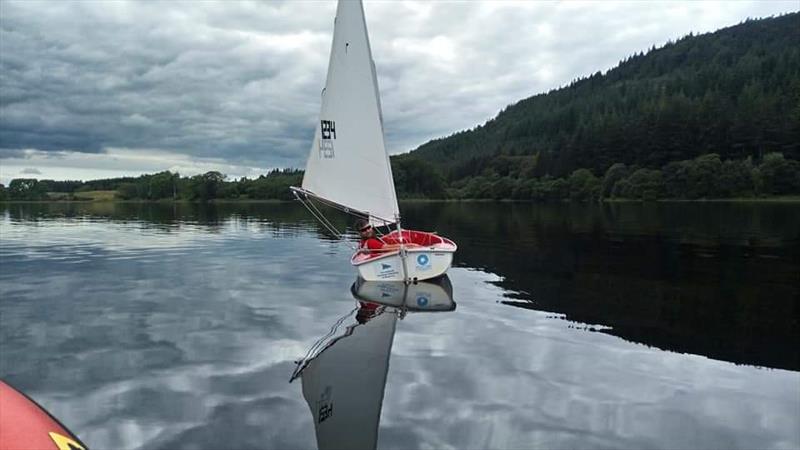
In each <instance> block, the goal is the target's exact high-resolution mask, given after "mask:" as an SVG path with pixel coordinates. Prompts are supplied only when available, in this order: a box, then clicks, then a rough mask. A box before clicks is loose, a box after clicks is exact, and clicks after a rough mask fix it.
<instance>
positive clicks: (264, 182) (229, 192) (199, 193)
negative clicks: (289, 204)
mask: <svg viewBox="0 0 800 450" xmlns="http://www.w3.org/2000/svg"><path fill="white" fill-rule="evenodd" d="M302 178H303V172H302V171H300V170H295V169H276V170H273V171H271V172H269V173H267V174H266V175H261V176H259V177H258V178H245V177H243V178H240V179H238V180H229V179H228V177H227V176H226V175H225V174H222V173H220V172H217V171H210V172H206V173H204V174H199V175H194V176H181V175H180V174H178V173H174V172H170V171H164V172H159V173H155V174H147V175H141V176H138V177H121V178H107V179H102V180H89V181H54V180H37V179H34V178H17V179H14V180H12V181H11V183H9V185H8V187H7V188H6V187H4V186H3V185H2V184H0V200H23V201H30V200H49V199H54V198H55V199H64V200H73V199H80V198H81V194H82V193H88V192H94V191H114V198H115V199H117V200H187V201H208V200H215V199H238V200H248V199H249V200H290V199H292V198H293V197H292V194H291V192H289V186H292V185H295V186H297V185H299V184H300V182H301V181H302Z"/></svg>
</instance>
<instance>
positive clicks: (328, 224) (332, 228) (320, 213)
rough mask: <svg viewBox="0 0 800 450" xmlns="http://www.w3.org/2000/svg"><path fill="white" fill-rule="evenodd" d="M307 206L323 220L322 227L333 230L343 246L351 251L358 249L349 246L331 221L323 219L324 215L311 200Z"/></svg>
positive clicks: (351, 245)
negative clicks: (345, 245) (342, 242)
mask: <svg viewBox="0 0 800 450" xmlns="http://www.w3.org/2000/svg"><path fill="white" fill-rule="evenodd" d="M308 204H309V205H311V207H312V208H314V211H316V212H317V214H319V216H320V217H321V218H322V219H323V220H325V223H324V224H323V225H325V226H326V227H328V229H329V230H333V232H335V233H336V235H338V237H339V239H341V240H342V241H344V242H345V244H347V246H348V247H350V248H351V249H353V250H356V249H357V248H358V247H356V246H355V245H353V244H351V243H350V242H349V241H348V240H346V239H345V235H344V234H343V233H340V232H339V230H338V229H337V228H336V227H335V226H334V225H333V223H332V222H331V221H330V220H329V219H328V218H327V217H325V215H324V214H322V211H320V210H319V209H318V208H317V206H316V205H314V202H312V201H311V200H309V201H308Z"/></svg>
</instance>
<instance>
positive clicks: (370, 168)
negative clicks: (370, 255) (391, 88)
mask: <svg viewBox="0 0 800 450" xmlns="http://www.w3.org/2000/svg"><path fill="white" fill-rule="evenodd" d="M381 114H382V113H381V105H380V97H379V94H378V80H377V78H376V76H375V64H374V62H373V61H372V52H371V50H370V46H369V38H368V36H367V24H366V22H365V20H364V9H363V7H362V4H361V0H340V1H339V5H338V7H337V10H336V19H335V22H334V31H333V45H332V47H331V56H330V62H329V63H328V78H327V81H326V83H325V89H324V90H323V91H322V108H321V112H320V117H319V122H318V123H317V127H316V133H315V135H314V143H313V144H312V146H311V151H310V154H309V157H308V162H307V163H306V172H305V176H304V178H303V189H305V190H306V191H309V192H311V193H312V194H314V195H316V196H318V197H321V198H323V199H325V200H328V201H331V202H334V203H337V204H340V205H343V206H346V207H348V208H351V209H353V210H356V211H361V212H365V213H369V214H370V216H371V219H370V220H371V222H372V223H373V224H374V225H383V224H384V221H386V222H389V223H392V222H395V221H396V218H397V217H398V216H399V208H398V206H397V195H396V193H395V190H394V181H393V179H392V168H391V166H390V164H389V155H388V153H387V152H386V145H385V143H384V135H383V118H382V115H381ZM380 219H383V220H380Z"/></svg>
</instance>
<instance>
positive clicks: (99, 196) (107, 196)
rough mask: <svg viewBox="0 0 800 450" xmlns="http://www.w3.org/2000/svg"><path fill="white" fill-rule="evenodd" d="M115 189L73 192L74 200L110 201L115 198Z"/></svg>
mask: <svg viewBox="0 0 800 450" xmlns="http://www.w3.org/2000/svg"><path fill="white" fill-rule="evenodd" d="M116 194H117V191H84V192H75V194H73V195H74V199H75V200H83V201H93V202H110V201H113V200H116V198H115V197H116Z"/></svg>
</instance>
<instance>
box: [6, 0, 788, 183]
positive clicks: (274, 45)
mask: <svg viewBox="0 0 800 450" xmlns="http://www.w3.org/2000/svg"><path fill="white" fill-rule="evenodd" d="M792 9H796V4H794V3H792V2H785V3H782V2H768V3H766V2H765V3H761V2H739V3H735V4H728V5H727V6H725V7H724V8H723V7H722V6H721V5H719V4H711V3H707V2H688V3H675V2H667V3H647V4H641V3H635V2H634V3H576V2H570V3H566V4H564V3H542V2H527V3H523V2H508V3H503V2H487V3H477V2H436V3H396V2H386V3H382V2H374V3H373V2H367V3H366V4H365V10H366V14H367V22H368V27H369V29H370V35H371V43H372V48H373V52H374V57H375V60H376V66H377V70H378V75H379V84H380V87H381V94H382V100H383V102H382V103H383V108H384V119H385V126H386V133H387V139H388V148H389V149H390V151H392V152H399V151H406V150H410V149H412V148H414V147H416V146H417V145H419V144H422V143H424V142H425V141H426V140H428V139H431V138H435V137H440V136H443V135H448V134H450V133H452V132H455V131H458V130H461V129H464V128H471V127H473V126H475V125H477V124H479V123H482V122H484V121H485V120H487V119H489V118H490V117H492V116H493V115H495V114H496V113H497V112H498V110H500V109H501V108H503V107H504V106H506V105H508V104H510V103H514V102H516V101H517V100H520V99H522V98H524V97H527V96H530V95H533V94H535V93H538V92H544V91H547V90H549V89H552V88H555V87H558V86H560V85H563V84H566V83H568V82H569V81H570V80H572V79H574V78H575V77H578V76H581V75H587V74H590V73H592V72H595V71H597V70H602V69H606V68H609V67H610V66H612V65H614V64H615V63H616V62H617V61H618V60H620V59H622V58H624V57H626V56H628V55H630V54H632V53H634V52H637V51H640V50H645V49H647V48H648V47H650V46H652V45H653V44H661V43H663V42H664V41H666V40H667V39H669V38H677V37H680V36H682V35H684V34H686V33H688V32H690V31H695V32H697V31H709V30H712V29H715V28H718V27H721V26H725V25H730V24H733V23H736V22H738V21H741V20H743V19H744V18H746V17H748V16H752V17H757V16H765V15H770V14H775V13H778V12H781V11H789V10H792ZM334 11H335V4H334V3H332V2H323V3H308V2H288V1H285V2H205V3H198V4H187V3H181V2H112V3H110V2H45V3H39V2H36V3H32V2H10V1H7V2H3V13H2V15H0V71H2V77H0V149H4V150H0V156H6V155H8V154H10V153H9V152H11V151H17V150H19V149H37V150H43V151H50V152H53V151H65V150H68V151H77V152H93V153H99V152H102V151H103V150H104V149H107V148H109V147H118V148H129V149H137V148H148V149H160V150H164V151H169V152H175V153H181V154H186V155H190V156H193V157H201V158H203V157H206V158H207V157H218V158H222V159H224V160H226V161H229V162H231V163H235V164H247V165H252V166H258V167H276V166H295V167H301V166H302V165H303V161H304V160H305V156H306V153H307V151H308V148H309V145H310V141H311V137H312V134H313V127H314V123H315V120H316V115H317V112H318V109H319V92H320V90H321V88H322V85H323V83H324V78H325V70H326V65H327V61H328V51H329V49H330V39H331V37H330V33H331V32H332V25H333V15H334Z"/></svg>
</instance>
